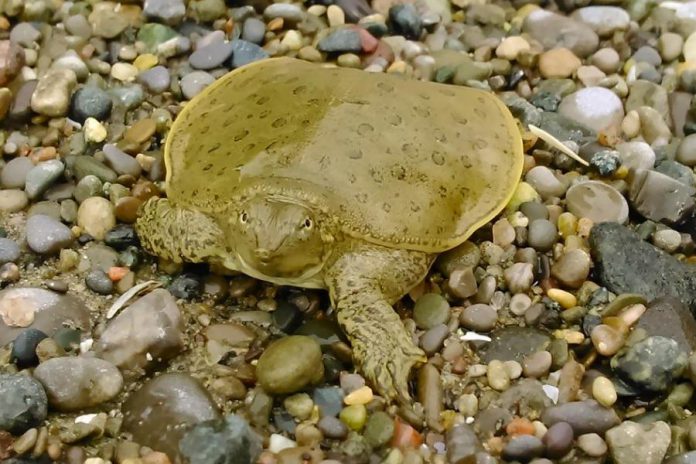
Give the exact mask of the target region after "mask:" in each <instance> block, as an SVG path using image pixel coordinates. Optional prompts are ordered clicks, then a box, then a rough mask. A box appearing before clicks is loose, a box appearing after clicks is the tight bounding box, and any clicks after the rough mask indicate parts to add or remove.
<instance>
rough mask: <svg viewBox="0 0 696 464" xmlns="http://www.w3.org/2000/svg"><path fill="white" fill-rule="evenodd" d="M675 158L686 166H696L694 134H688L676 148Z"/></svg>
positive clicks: (695, 138)
mask: <svg viewBox="0 0 696 464" xmlns="http://www.w3.org/2000/svg"><path fill="white" fill-rule="evenodd" d="M676 160H677V161H679V162H680V163H682V164H684V165H686V166H692V167H693V166H696V134H689V135H687V136H686V137H684V139H683V140H682V141H681V143H680V144H679V148H677V156H676Z"/></svg>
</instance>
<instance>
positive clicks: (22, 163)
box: [0, 156, 34, 189]
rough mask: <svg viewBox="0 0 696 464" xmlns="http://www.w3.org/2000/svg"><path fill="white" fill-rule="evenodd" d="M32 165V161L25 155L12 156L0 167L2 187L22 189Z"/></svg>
mask: <svg viewBox="0 0 696 464" xmlns="http://www.w3.org/2000/svg"><path fill="white" fill-rule="evenodd" d="M33 167H34V163H32V162H31V160H30V159H29V157H27V156H19V157H17V158H12V159H11V160H9V161H8V162H7V163H6V164H5V166H4V167H3V168H2V174H0V183H2V186H3V187H4V188H8V189H13V188H19V189H23V188H24V184H25V183H26V179H27V174H29V171H31V169H32V168H33Z"/></svg>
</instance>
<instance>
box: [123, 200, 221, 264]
mask: <svg viewBox="0 0 696 464" xmlns="http://www.w3.org/2000/svg"><path fill="white" fill-rule="evenodd" d="M135 231H136V232H137V234H138V237H139V238H140V242H141V244H142V246H143V248H145V250H147V251H148V252H150V253H152V254H153V255H156V256H159V257H162V258H165V259H168V260H170V261H173V262H175V263H181V262H183V261H187V262H191V263H201V262H208V261H210V260H211V258H215V257H217V256H220V255H221V254H222V253H223V248H224V246H225V240H224V235H223V232H222V231H221V230H220V228H219V227H218V226H217V224H216V223H215V221H213V220H212V219H211V218H209V217H208V216H206V215H205V214H203V213H200V212H198V211H193V210H189V209H184V208H178V207H174V206H172V205H171V204H170V203H169V200H167V199H165V198H151V199H149V200H148V201H147V202H146V203H145V204H144V205H143V206H142V207H141V210H140V212H139V217H138V220H137V221H136V223H135Z"/></svg>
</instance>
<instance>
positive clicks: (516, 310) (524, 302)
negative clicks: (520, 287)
mask: <svg viewBox="0 0 696 464" xmlns="http://www.w3.org/2000/svg"><path fill="white" fill-rule="evenodd" d="M531 305H532V299H531V298H529V296H527V295H526V294H525V293H517V294H515V295H513V296H512V298H511V299H510V312H511V313H512V314H514V315H515V316H524V313H525V312H527V309H529V307H530V306H531Z"/></svg>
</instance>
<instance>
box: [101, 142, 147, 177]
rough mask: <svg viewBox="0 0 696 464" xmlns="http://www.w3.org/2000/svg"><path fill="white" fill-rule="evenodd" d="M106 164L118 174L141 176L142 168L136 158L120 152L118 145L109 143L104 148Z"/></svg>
mask: <svg viewBox="0 0 696 464" xmlns="http://www.w3.org/2000/svg"><path fill="white" fill-rule="evenodd" d="M102 150H104V158H105V161H106V164H108V165H109V167H110V168H111V169H113V170H114V171H116V172H117V173H118V174H128V175H131V176H133V177H138V176H140V173H141V172H142V167H141V166H140V163H138V161H136V159H135V158H133V157H132V156H130V155H128V154H126V153H125V152H123V151H122V150H120V149H119V148H118V147H117V146H116V145H113V144H110V143H107V144H105V145H104V147H103V148H102Z"/></svg>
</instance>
